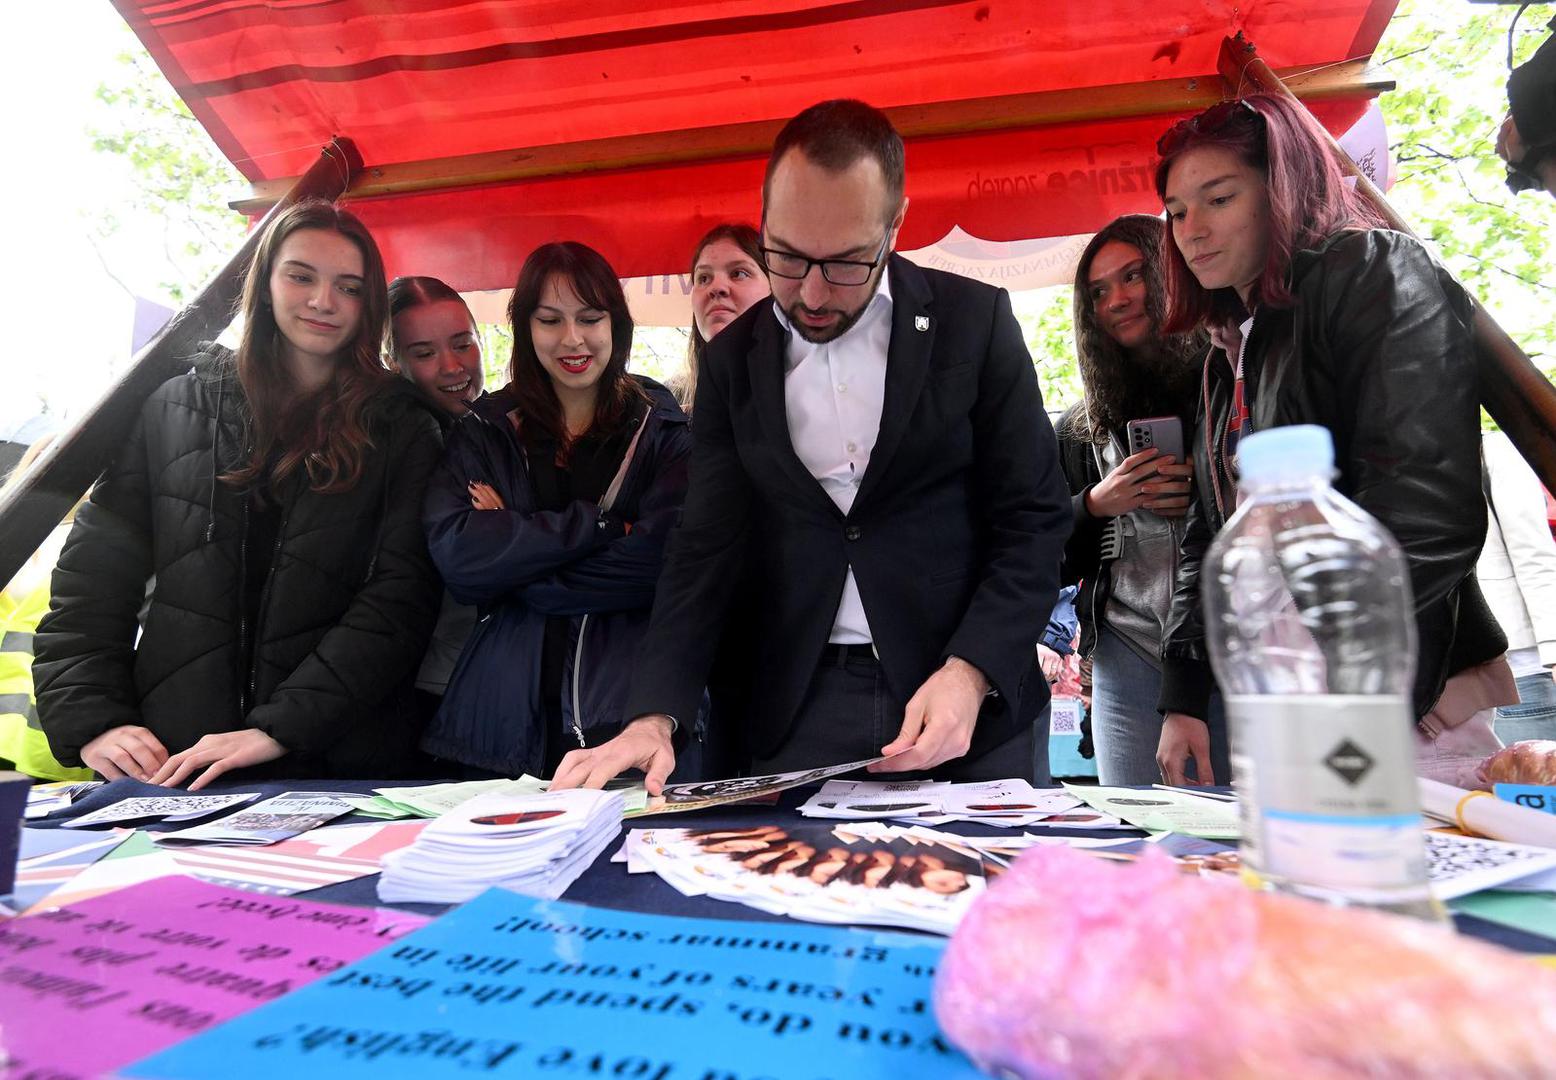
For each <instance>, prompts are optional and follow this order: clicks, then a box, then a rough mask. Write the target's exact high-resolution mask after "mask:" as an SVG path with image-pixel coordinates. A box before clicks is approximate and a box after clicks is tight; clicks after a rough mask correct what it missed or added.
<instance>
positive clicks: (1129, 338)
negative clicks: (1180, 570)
mask: <svg viewBox="0 0 1556 1080" xmlns="http://www.w3.org/2000/svg"><path fill="white" fill-rule="evenodd" d="M1161 238H1162V219H1161V218H1159V217H1151V216H1149V215H1146V214H1129V215H1127V216H1125V217H1121V218H1119V219H1117V220H1116V221H1113V222H1110V223H1109V224H1108V225H1106V226H1104V227H1103V229H1102V230H1101V231H1100V232H1098V233H1097V235H1096V236H1094V237H1092V239H1091V242H1090V243H1089V244H1087V245H1086V250H1085V251H1084V252H1082V253H1081V259H1080V264H1079V266H1077V268H1076V271H1075V342H1076V350H1077V353H1078V359H1079V365H1080V372H1081V383H1082V386H1083V387H1084V391H1085V396H1084V398H1083V400H1082V401H1081V402H1080V403H1079V404H1077V405H1075V406H1074V407H1072V408H1071V409H1070V410H1069V411H1067V412H1066V413H1065V414H1064V416H1063V417H1062V418H1061V419H1060V421H1059V424H1058V435H1059V448H1060V455H1059V460H1060V464H1061V465H1062V466H1063V468H1064V471H1065V476H1066V479H1067V480H1068V481H1069V484H1070V492H1071V495H1072V500H1073V502H1074V510H1075V528H1074V531H1073V532H1072V533H1071V534H1070V540H1069V542H1068V543H1067V544H1066V545H1065V556H1064V578H1065V582H1066V583H1067V584H1073V583H1076V582H1079V583H1080V585H1081V588H1080V592H1079V593H1078V594H1077V596H1076V611H1077V613H1078V614H1079V615H1080V619H1081V649H1080V651H1081V655H1083V656H1089V657H1091V661H1092V703H1091V732H1092V740H1093V744H1094V745H1095V747H1096V757H1097V776H1098V779H1099V780H1100V782H1101V783H1104V784H1109V785H1119V784H1150V783H1152V782H1153V781H1155V780H1157V779H1158V778H1159V776H1160V773H1159V770H1158V769H1157V766H1156V746H1157V741H1158V739H1159V738H1160V735H1161V716H1160V714H1158V713H1157V711H1156V701H1157V698H1158V696H1159V695H1160V693H1161V646H1162V636H1163V627H1164V626H1165V624H1166V621H1167V613H1168V609H1169V607H1170V604H1171V600H1172V576H1173V567H1174V565H1175V563H1176V560H1177V553H1178V538H1179V536H1180V535H1181V533H1182V531H1183V515H1184V513H1185V512H1186V510H1187V509H1188V504H1189V498H1190V495H1189V492H1190V487H1191V480H1190V478H1191V477H1192V476H1193V472H1194V468H1193V463H1192V459H1190V460H1187V461H1176V460H1173V459H1172V458H1168V457H1164V456H1161V455H1158V454H1157V452H1156V451H1155V450H1143V451H1141V452H1139V453H1136V454H1130V453H1129V452H1128V450H1127V449H1126V447H1127V446H1128V445H1129V442H1128V437H1127V434H1126V427H1127V425H1128V424H1129V422H1130V421H1131V420H1140V419H1145V418H1147V417H1159V416H1176V417H1179V418H1180V419H1181V420H1182V421H1183V424H1184V429H1185V430H1189V429H1191V428H1192V417H1193V414H1194V401H1195V398H1196V396H1197V395H1198V392H1199V369H1200V366H1201V362H1202V358H1203V356H1204V354H1205V349H1206V346H1207V345H1208V342H1207V341H1206V340H1205V338H1204V336H1203V335H1194V334H1174V335H1166V334H1163V333H1162V332H1161V329H1160V328H1161V324H1162V314H1163V310H1164V308H1165V306H1166V302H1165V297H1164V295H1163V289H1162V275H1161V266H1160V256H1161ZM1210 720H1211V723H1212V726H1213V727H1214V728H1215V733H1214V737H1213V738H1212V739H1211V747H1212V750H1213V753H1214V756H1215V759H1216V761H1217V762H1218V763H1219V765H1220V767H1221V769H1222V771H1223V772H1224V771H1225V770H1226V762H1227V756H1226V754H1227V740H1226V734H1225V732H1226V729H1225V723H1224V721H1223V719H1222V715H1221V709H1220V701H1219V699H1218V700H1216V701H1215V702H1214V704H1213V708H1212V711H1211V713H1210Z"/></svg>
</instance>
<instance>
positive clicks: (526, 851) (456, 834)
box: [378, 789, 622, 904]
mask: <svg viewBox="0 0 1556 1080" xmlns="http://www.w3.org/2000/svg"><path fill="white" fill-rule="evenodd" d="M621 814H622V799H621V796H620V795H619V794H617V793H616V792H612V791H588V790H583V789H574V790H571V791H548V792H543V793H540V794H534V795H508V794H504V793H502V792H494V793H491V794H487V795H482V796H480V797H478V798H475V799H471V800H470V801H469V802H465V803H461V804H460V805H459V806H458V807H457V808H456V809H454V810H452V811H450V812H449V813H447V814H444V815H443V816H442V817H440V818H438V819H437V820H436V821H434V822H432V824H430V825H428V826H427V827H426V828H425V829H423V830H422V833H421V836H419V837H418V838H417V840H416V842H415V843H414V844H412V845H411V846H410V847H408V848H406V849H404V850H403V851H399V852H396V853H394V854H392V855H387V856H385V857H384V873H383V877H382V878H380V879H379V882H378V898H379V899H380V900H383V901H385V902H386V903H407V902H420V903H435V904H457V903H462V902H464V901H466V900H468V899H470V898H471V897H472V896H475V895H477V894H478V893H480V892H481V891H482V890H484V889H488V888H490V887H492V886H494V885H496V886H500V887H502V888H504V889H512V890H513V891H514V892H520V893H524V894H525V895H527V896H539V897H544V898H546V899H550V900H555V899H557V898H558V897H560V896H561V895H562V893H564V892H566V891H567V887H568V886H569V885H571V884H572V883H573V882H574V881H576V880H577V879H578V875H579V874H581V873H583V872H584V870H586V869H587V868H588V866H589V864H590V863H592V862H593V861H594V859H595V857H596V856H597V855H599V853H600V852H601V851H603V850H605V847H606V846H607V845H608V844H609V843H610V842H611V841H612V840H613V839H615V837H616V835H617V834H618V833H619V832H620V831H621Z"/></svg>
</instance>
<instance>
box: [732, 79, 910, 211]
mask: <svg viewBox="0 0 1556 1080" xmlns="http://www.w3.org/2000/svg"><path fill="white" fill-rule="evenodd" d="M790 150H799V151H800V152H801V153H803V154H804V155H805V157H806V158H807V159H808V160H809V161H811V162H812V163H813V164H816V165H819V166H821V167H822V168H823V169H826V170H827V171H828V172H843V171H844V170H845V169H848V168H851V167H852V166H853V164H854V163H855V162H857V161H859V160H860V159H861V158H866V157H869V158H874V159H875V162H876V164H878V165H879V166H880V167H881V175H882V176H883V177H885V179H886V194H887V196H888V200H887V201H888V204H889V206H890V210H889V212H890V213H893V214H895V213H896V212H897V207H898V206H900V205H902V188H903V176H904V173H905V167H904V158H905V156H906V155H905V154H904V152H903V148H902V136H901V135H898V134H897V129H896V128H894V127H892V126H891V121H890V120H888V119H886V114H885V113H883V112H881V110H879V109H877V108H875V107H874V106H873V105H866V104H865V103H864V102H862V101H855V100H854V99H852V98H835V99H833V100H832V101H823V102H820V103H818V104H816V105H812V106H811V107H810V108H808V109H806V110H805V111H804V112H802V113H800V114H799V115H798V116H796V117H795V118H794V119H793V120H790V121H789V122H788V123H787V124H785V125H784V126H783V130H782V131H780V132H779V133H778V138H777V139H775V140H773V152H772V156H771V157H769V158H768V159H767V175H766V176H765V177H764V178H763V179H762V202H763V204H764V205H765V204H766V203H767V198H768V189H769V188H770V187H771V186H772V181H773V170H774V169H775V168H777V166H778V162H779V161H780V160H781V159H782V158H783V156H784V155H785V154H787V153H788V152H789V151H790Z"/></svg>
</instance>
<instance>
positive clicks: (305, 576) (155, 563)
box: [34, 200, 439, 790]
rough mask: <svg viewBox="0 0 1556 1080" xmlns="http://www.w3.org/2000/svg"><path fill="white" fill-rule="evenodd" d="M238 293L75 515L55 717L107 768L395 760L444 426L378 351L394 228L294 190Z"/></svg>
mask: <svg viewBox="0 0 1556 1080" xmlns="http://www.w3.org/2000/svg"><path fill="white" fill-rule="evenodd" d="M241 306H242V313H243V330H242V337H241V339H240V341H239V344H238V348H237V352H236V353H233V352H231V351H229V350H227V349H224V348H220V347H218V346H210V347H209V348H208V349H207V350H206V352H205V353H204V354H202V355H201V356H199V357H196V358H194V359H195V363H194V366H193V368H192V370H190V371H188V372H186V373H185V374H182V375H179V376H177V377H176V378H173V379H171V380H169V381H168V382H167V383H165V384H164V385H163V386H162V387H161V388H159V389H158V390H156V391H155V392H154V393H152V395H151V396H150V397H149V398H148V399H147V401H146V403H145V405H144V406H143V408H142V410H141V415H140V419H139V421H138V423H137V424H136V426H135V428H134V430H133V432H132V433H131V435H130V437H129V440H128V442H127V443H126V444H125V445H124V446H123V447H121V448H120V450H119V452H118V453H117V454H116V455H115V457H114V459H113V460H112V461H111V462H110V463H109V465H108V468H107V471H106V472H105V473H104V475H103V477H102V479H101V480H100V481H99V482H98V484H97V486H96V487H95V488H94V489H93V491H92V495H91V499H90V500H89V502H88V503H87V505H86V506H85V507H84V508H83V509H82V511H81V513H80V515H79V516H78V517H77V519H76V525H75V528H74V529H73V530H72V533H71V536H70V539H69V541H68V542H67V544H66V547H65V550H64V553H63V555H62V556H61V558H60V562H59V565H58V569H57V571H56V573H55V576H54V588H53V606H52V608H51V610H50V612H49V614H48V615H47V616H46V617H45V618H44V620H43V622H42V624H41V625H40V626H39V629H38V635H37V640H36V654H37V662H36V666H35V668H34V672H35V674H36V676H37V683H38V695H37V696H38V712H39V718H40V721H41V722H42V725H43V729H44V731H45V732H46V733H47V735H48V737H49V742H50V745H51V746H52V747H53V749H54V752H55V754H56V755H57V756H59V757H61V759H62V760H64V761H66V762H68V763H69V764H72V765H75V764H80V763H85V764H86V765H88V766H90V767H91V768H93V769H95V770H96V771H97V772H99V773H101V774H102V775H103V776H105V777H107V778H108V779H118V778H120V777H126V776H128V777H133V778H135V779H138V780H143V781H149V782H151V783H154V784H168V785H178V784H182V783H184V782H185V781H191V783H190V784H189V786H190V789H191V790H194V789H196V788H200V787H202V786H204V785H205V784H207V783H208V782H210V781H211V780H214V779H216V778H217V777H219V776H223V775H238V774H240V773H241V774H242V775H246V776H265V775H280V776H294V777H363V776H374V777H378V776H394V775H398V774H401V773H403V772H405V771H407V770H408V769H409V768H411V767H412V766H413V764H414V760H415V743H416V739H417V738H418V736H419V734H420V731H419V722H418V719H417V713H416V710H415V708H414V705H413V703H412V695H411V689H412V688H411V679H410V673H412V672H414V671H415V667H416V663H417V662H418V661H419V660H420V659H421V656H422V652H423V650H424V649H425V647H426V643H427V635H428V633H429V631H430V630H431V628H432V620H433V617H434V615H435V613H436V611H437V602H438V591H439V590H438V583H437V578H436V576H435V575H434V573H433V571H432V567H431V564H430V562H429V561H428V558H427V551H426V543H425V540H424V538H423V536H422V534H421V529H420V522H419V511H420V508H421V502H422V494H423V491H424V489H425V487H426V482H427V478H428V475H429V474H430V473H431V471H432V469H433V467H434V466H435V465H436V463H437V459H438V450H439V439H438V427H437V422H436V421H435V420H434V419H433V417H432V416H431V415H430V414H429V411H428V409H427V407H426V406H425V405H424V404H423V403H422V402H421V401H420V399H419V397H418V396H417V394H416V393H415V391H414V390H412V389H411V388H410V387H409V386H408V385H407V384H405V383H404V382H402V381H401V380H399V379H396V378H394V377H393V376H392V375H391V374H390V373H389V372H388V371H387V370H385V368H384V366H383V363H382V361H381V359H380V350H381V347H382V342H383V332H384V319H385V313H386V309H387V299H386V288H385V284H384V271H383V262H382V260H381V259H380V258H379V254H378V248H377V246H376V245H375V244H374V242H373V238H372V236H371V235H369V233H368V232H367V230H366V229H365V228H364V227H363V226H362V224H361V222H359V221H358V220H357V219H356V218H355V217H353V216H352V215H351V214H349V213H347V212H346V211H344V210H341V209H339V208H337V207H335V206H332V205H330V204H328V203H325V202H321V201H318V200H311V201H307V202H302V203H298V204H297V205H294V206H291V207H288V208H286V209H284V210H282V211H280V212H279V213H278V214H276V215H275V216H274V217H273V218H272V219H271V220H270V222H269V224H267V225H266V227H265V231H264V233H263V235H262V236H261V237H260V240H259V244H258V246H257V248H256V250H255V254H254V258H253V262H252V263H251V265H250V267H249V270H248V274H247V276H246V279H245V281H244V285H243V295H242V301H241ZM148 582H150V583H151V587H150V593H149V595H148V593H147V584H148ZM143 607H144V614H143V615H142V609H143Z"/></svg>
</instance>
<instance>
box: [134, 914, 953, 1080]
mask: <svg viewBox="0 0 1556 1080" xmlns="http://www.w3.org/2000/svg"><path fill="white" fill-rule="evenodd" d="M944 947H945V943H944V941H943V940H941V939H939V938H927V937H925V938H920V937H913V936H909V935H905V934H891V933H878V932H867V931H860V930H852V929H834V928H830V927H810V926H798V925H796V926H786V925H780V924H776V923H770V922H761V923H758V922H737V921H725V920H719V919H685V918H677V917H671V916H664V915H640V914H635V913H631V912H621V911H610V910H605V909H601V908H591V907H584V906H581V905H578V904H569V903H563V902H560V901H554V902H548V901H540V900H533V899H530V898H528V897H523V896H519V895H517V894H515V893H509V892H504V891H502V890H500V889H493V890H491V891H489V892H487V893H484V894H482V895H481V896H478V897H476V898H475V899H474V900H472V901H470V902H469V903H467V904H465V905H464V906H463V907H461V908H458V909H456V910H454V911H452V912H450V913H448V914H447V915H444V916H443V917H442V918H440V919H437V920H436V921H434V922H432V923H430V924H429V925H427V926H426V927H424V928H423V929H421V930H418V931H416V932H415V933H413V934H410V935H408V936H406V937H404V938H402V939H400V940H399V941H397V942H395V943H393V944H391V945H388V946H386V947H385V948H383V949H382V950H380V951H379V952H376V953H374V954H373V955H371V956H368V957H366V958H364V959H362V960H360V961H358V962H357V963H355V964H351V965H350V966H348V967H344V968H341V969H340V970H339V971H337V972H335V973H334V974H333V975H330V976H326V977H324V978H322V979H320V980H318V981H317V982H315V983H313V984H312V985H310V986H307V987H304V988H303V989H301V990H298V991H297V992H295V993H293V994H289V995H288V996H286V997H284V998H281V999H280V1000H278V1001H274V1002H272V1003H270V1004H268V1005H264V1006H262V1007H260V1008H258V1009H256V1010H254V1011H253V1012H250V1013H247V1014H246V1015H244V1016H240V1017H238V1018H236V1019H234V1020H232V1021H230V1022H228V1023H226V1024H223V1025H221V1026H220V1027H218V1028H215V1029H213V1030H211V1031H209V1032H206V1033H205V1034H202V1035H199V1036H196V1037H195V1038H192V1039H190V1040H188V1041H187V1042H184V1043H180V1044H179V1045H177V1046H174V1047H172V1048H171V1049H168V1050H165V1051H163V1052H161V1053H159V1054H156V1055H154V1056H153V1057H150V1058H147V1059H145V1060H144V1061H141V1062H139V1063H137V1064H136V1065H133V1066H131V1067H130V1068H128V1069H127V1070H125V1071H124V1072H123V1074H122V1075H125V1076H135V1077H166V1078H173V1077H221V1078H222V1080H240V1078H243V1077H255V1078H256V1080H276V1078H277V1077H285V1078H286V1080H298V1078H300V1077H309V1076H328V1077H331V1078H337V1080H350V1078H352V1077H364V1078H369V1077H370V1078H372V1080H382V1077H385V1076H415V1077H417V1080H436V1078H438V1077H456V1076H457V1077H463V1078H469V1077H480V1076H492V1077H524V1078H546V1077H555V1078H558V1080H593V1078H596V1077H599V1078H616V1080H866V1078H871V1077H881V1078H887V1077H889V1078H891V1080H906V1078H909V1077H920V1076H922V1077H935V1078H936V1080H956V1078H959V1077H976V1076H979V1075H980V1074H979V1072H978V1071H977V1070H976V1069H974V1068H973V1066H972V1065H971V1063H970V1062H968V1060H967V1059H966V1058H965V1057H964V1056H963V1055H962V1054H961V1053H960V1052H959V1051H957V1050H955V1049H954V1048H952V1047H951V1046H950V1045H949V1044H947V1043H946V1042H945V1041H944V1037H943V1036H942V1035H941V1034H940V1032H939V1029H938V1027H937V1026H936V1024H935V1019H934V1014H933V1009H932V1006H931V1002H930V988H931V985H932V983H933V979H934V969H935V964H936V962H937V961H938V960H939V959H940V954H941V952H942V950H943V949H944Z"/></svg>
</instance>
